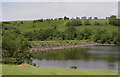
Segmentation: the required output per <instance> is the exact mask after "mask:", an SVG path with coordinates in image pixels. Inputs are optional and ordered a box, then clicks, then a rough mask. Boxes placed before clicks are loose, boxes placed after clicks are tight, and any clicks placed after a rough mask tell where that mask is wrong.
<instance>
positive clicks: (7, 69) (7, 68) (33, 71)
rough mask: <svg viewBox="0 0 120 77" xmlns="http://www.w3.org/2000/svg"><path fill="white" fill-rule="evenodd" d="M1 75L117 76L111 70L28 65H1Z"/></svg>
mask: <svg viewBox="0 0 120 77" xmlns="http://www.w3.org/2000/svg"><path fill="white" fill-rule="evenodd" d="M2 67H3V70H2V74H3V75H117V74H118V72H117V71H111V70H92V69H91V70H90V69H89V70H86V69H76V70H75V69H65V68H43V67H33V66H30V65H27V66H20V65H3V66H2Z"/></svg>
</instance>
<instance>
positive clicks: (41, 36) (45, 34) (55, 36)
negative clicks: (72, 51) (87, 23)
mask: <svg viewBox="0 0 120 77" xmlns="http://www.w3.org/2000/svg"><path fill="white" fill-rule="evenodd" d="M24 36H25V37H26V38H28V39H29V40H30V41H35V40H40V41H45V40H89V41H94V42H98V43H114V44H118V43H119V42H120V38H119V37H120V34H118V31H111V32H110V31H108V30H106V29H96V30H94V31H92V30H90V29H88V28H85V29H84V30H82V31H80V30H77V29H76V28H75V27H73V26H69V27H68V28H67V29H66V30H65V31H64V32H60V31H58V30H56V29H46V30H36V31H33V32H26V33H25V34H24Z"/></svg>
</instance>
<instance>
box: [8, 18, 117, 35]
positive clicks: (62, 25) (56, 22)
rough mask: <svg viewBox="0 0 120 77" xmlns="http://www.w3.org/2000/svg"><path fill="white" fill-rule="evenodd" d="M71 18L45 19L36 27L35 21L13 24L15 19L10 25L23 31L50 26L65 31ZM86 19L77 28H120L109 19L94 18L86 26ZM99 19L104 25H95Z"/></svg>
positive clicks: (109, 29)
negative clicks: (111, 23)
mask: <svg viewBox="0 0 120 77" xmlns="http://www.w3.org/2000/svg"><path fill="white" fill-rule="evenodd" d="M68 21H71V20H54V21H53V20H50V21H44V22H37V23H34V27H33V21H23V24H20V25H17V24H15V25H13V24H14V23H15V21H11V24H9V26H13V27H15V28H17V29H19V30H20V31H21V32H22V33H24V32H29V31H34V30H40V29H48V28H53V27H55V26H56V27H57V30H59V31H64V30H65V29H66V28H67V26H65V24H66V23H67V22H68ZM84 21H85V20H82V23H83V25H82V26H77V27H76V29H78V30H84V28H88V29H90V30H95V29H107V30H108V31H111V30H112V31H113V30H114V31H116V30H117V29H118V27H116V26H111V25H108V20H107V19H92V20H90V23H91V25H90V26H86V25H85V24H84ZM95 21H97V22H99V23H101V25H102V26H95V25H94V22H95ZM20 22H21V21H17V23H20Z"/></svg>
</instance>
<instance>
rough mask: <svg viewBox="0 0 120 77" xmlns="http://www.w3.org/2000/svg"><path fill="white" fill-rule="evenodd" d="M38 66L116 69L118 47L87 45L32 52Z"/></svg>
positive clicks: (34, 61)
mask: <svg viewBox="0 0 120 77" xmlns="http://www.w3.org/2000/svg"><path fill="white" fill-rule="evenodd" d="M33 56H34V59H33V63H36V65H37V66H40V67H53V68H70V67H71V66H77V67H78V68H79V69H98V70H99V69H101V70H118V47H113V46H88V47H79V48H71V49H64V50H51V51H46V52H39V53H34V54H33Z"/></svg>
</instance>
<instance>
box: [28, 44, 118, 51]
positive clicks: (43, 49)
mask: <svg viewBox="0 0 120 77" xmlns="http://www.w3.org/2000/svg"><path fill="white" fill-rule="evenodd" d="M84 46H116V45H115V44H101V43H83V44H79V45H68V46H58V47H42V48H40V47H33V48H30V49H29V51H30V52H40V51H48V50H60V49H68V48H77V47H84Z"/></svg>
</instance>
